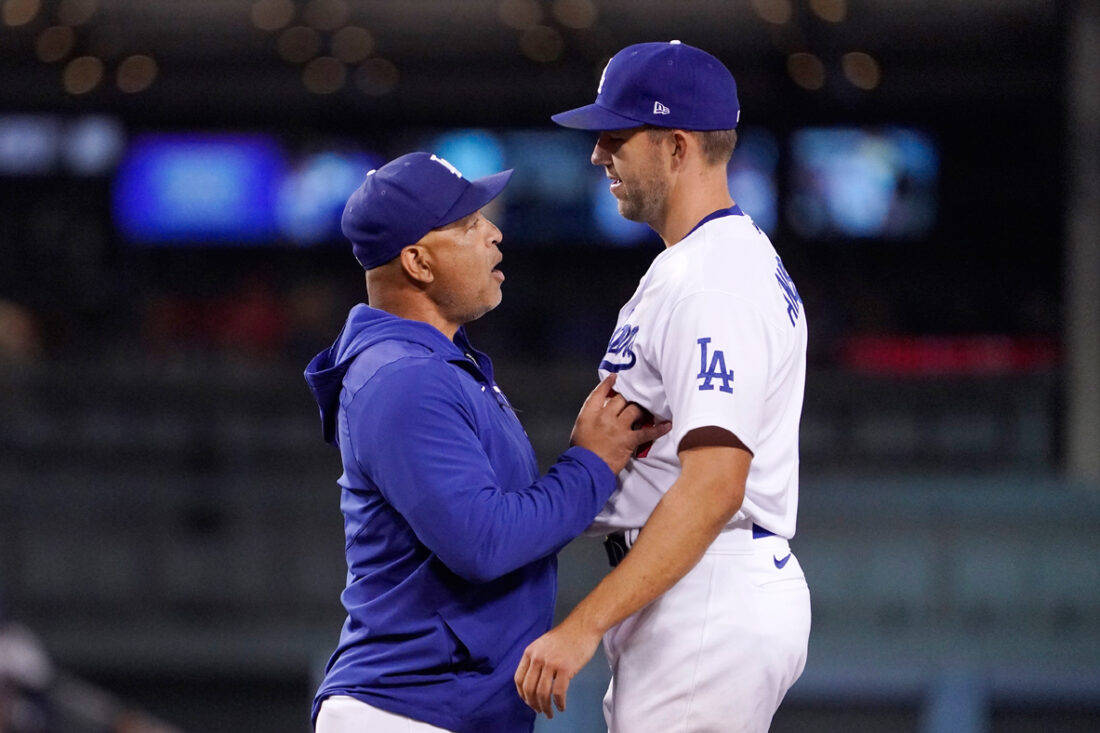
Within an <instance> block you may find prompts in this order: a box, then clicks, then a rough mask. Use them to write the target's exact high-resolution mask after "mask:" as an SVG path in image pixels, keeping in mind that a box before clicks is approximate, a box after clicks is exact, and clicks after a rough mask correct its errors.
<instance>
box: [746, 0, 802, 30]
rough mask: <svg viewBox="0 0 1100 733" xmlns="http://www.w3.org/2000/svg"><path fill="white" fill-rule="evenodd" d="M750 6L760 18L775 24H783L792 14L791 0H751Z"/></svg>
mask: <svg viewBox="0 0 1100 733" xmlns="http://www.w3.org/2000/svg"><path fill="white" fill-rule="evenodd" d="M752 8H753V10H755V11H756V14H757V15H759V16H760V17H761V18H763V19H764V20H766V21H767V22H769V23H774V24H775V25H783V24H784V23H786V22H788V21H789V20H790V19H791V16H792V15H793V14H794V9H793V8H792V7H791V0H752Z"/></svg>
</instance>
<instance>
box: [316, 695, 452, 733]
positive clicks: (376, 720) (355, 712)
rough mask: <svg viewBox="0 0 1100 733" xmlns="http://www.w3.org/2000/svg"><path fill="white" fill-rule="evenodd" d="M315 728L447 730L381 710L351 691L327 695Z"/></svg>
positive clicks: (323, 732) (374, 732)
mask: <svg viewBox="0 0 1100 733" xmlns="http://www.w3.org/2000/svg"><path fill="white" fill-rule="evenodd" d="M314 730H315V731H316V733H366V732H368V731H369V733H447V731H446V730H444V729H443V728H436V727H435V726H434V725H428V724H427V723H423V722H421V721H419V720H413V719H412V718H406V717H405V716H404V715H397V714H396V713H389V712H386V711H385V710H380V709H378V708H376V707H374V706H372V705H367V704H366V703H365V702H363V701H362V700H356V699H355V698H354V697H348V696H347V695H333V696H332V697H326V698H325V700H324V702H322V703H321V709H320V711H318V713H317V726H316V727H315V728H314Z"/></svg>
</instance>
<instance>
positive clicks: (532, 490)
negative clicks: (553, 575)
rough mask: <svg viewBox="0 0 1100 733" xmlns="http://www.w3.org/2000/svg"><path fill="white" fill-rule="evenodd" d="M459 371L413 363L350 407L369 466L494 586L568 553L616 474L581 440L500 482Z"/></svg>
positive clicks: (426, 534)
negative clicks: (518, 477)
mask: <svg viewBox="0 0 1100 733" xmlns="http://www.w3.org/2000/svg"><path fill="white" fill-rule="evenodd" d="M452 371H453V368H452V367H450V366H449V365H447V364H443V363H438V362H436V361H435V360H433V359H408V360H404V361H403V363H398V364H395V365H394V367H393V368H391V369H388V371H387V373H386V374H384V375H382V374H379V375H377V376H375V377H373V378H372V379H371V381H370V382H368V384H367V385H366V386H364V387H363V388H362V389H361V390H360V391H359V392H358V393H357V394H356V395H355V396H354V397H352V398H351V400H350V404H348V405H347V406H346V408H345V409H346V410H347V418H348V427H349V435H350V437H351V443H352V445H351V448H352V450H353V452H354V456H355V460H356V462H357V463H358V464H359V467H360V469H361V470H363V472H364V473H365V474H366V475H367V476H369V477H370V479H371V480H372V481H373V482H374V484H375V485H376V486H377V487H378V490H379V491H380V492H381V494H382V495H383V497H385V499H386V500H387V501H388V502H389V503H390V505H391V506H393V508H394V509H396V510H397V512H398V513H399V514H400V515H401V516H402V517H403V518H404V519H405V521H406V522H407V523H408V525H409V527H410V528H411V529H412V531H413V532H414V533H415V534H416V536H417V538H418V539H419V540H420V541H421V542H422V543H423V544H424V545H425V546H426V547H427V548H428V549H429V550H431V551H432V552H434V553H435V554H436V555H437V556H438V557H439V559H440V560H441V561H442V562H443V563H444V564H445V565H446V566H447V567H449V568H450V569H451V570H452V571H453V572H455V573H457V574H458V575H460V576H462V577H464V578H466V579H467V580H471V581H473V582H488V581H490V580H493V579H495V578H498V577H500V576H502V575H504V574H506V573H509V572H511V571H512V570H515V569H516V568H519V567H522V566H523V565H526V564H527V563H530V562H533V561H534V560H537V559H539V558H541V557H545V556H546V555H549V554H551V553H553V552H556V551H558V550H560V549H561V548H562V547H563V546H564V545H565V544H566V543H567V542H569V541H570V540H571V539H573V538H574V537H576V536H577V535H578V534H580V533H581V531H583V530H584V528H585V527H587V526H588V524H589V523H590V522H591V521H592V518H593V517H594V516H596V513H597V512H599V510H600V507H601V506H603V504H604V502H606V501H607V498H608V497H609V496H610V495H611V492H612V491H614V488H615V475H614V474H613V473H612V472H611V469H609V468H608V466H607V464H606V463H604V462H603V461H602V460H601V459H600V458H599V457H598V456H596V455H595V454H594V453H592V452H591V451H588V450H586V449H584V448H581V447H579V446H576V447H573V448H570V449H569V450H567V451H566V452H565V453H564V454H563V455H562V456H561V457H560V458H559V459H558V461H557V463H555V464H554V466H553V467H552V468H551V469H550V471H548V472H547V473H546V474H545V475H543V476H541V477H539V478H538V479H537V480H535V481H534V482H533V483H531V484H529V485H527V486H507V485H504V484H502V482H501V481H500V479H499V478H498V477H497V475H496V473H495V472H494V470H493V467H492V464H491V463H490V460H489V457H488V455H487V454H486V453H485V450H484V448H483V447H482V445H481V441H480V439H479V438H478V434H477V425H476V422H475V419H474V416H473V412H472V409H471V407H470V405H469V404H468V403H467V402H466V398H465V397H464V394H463V391H462V388H461V386H460V385H459V384H458V379H457V377H456V376H455V375H454V374H453V373H452Z"/></svg>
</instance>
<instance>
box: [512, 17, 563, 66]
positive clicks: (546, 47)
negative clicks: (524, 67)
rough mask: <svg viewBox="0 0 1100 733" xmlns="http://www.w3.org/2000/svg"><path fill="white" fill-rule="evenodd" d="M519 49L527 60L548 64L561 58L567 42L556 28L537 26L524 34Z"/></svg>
mask: <svg viewBox="0 0 1100 733" xmlns="http://www.w3.org/2000/svg"><path fill="white" fill-rule="evenodd" d="M519 47H520V50H521V51H523V55H524V56H526V57H527V58H529V59H531V60H532V61H538V62H539V63H543V64H547V63H550V62H551V61H557V60H558V58H560V57H561V52H562V49H564V48H565V41H564V39H562V37H561V33H559V32H558V30H557V29H556V28H551V27H549V26H545V25H536V26H534V27H532V28H528V29H527V30H525V31H524V32H523V35H521V36H520V38H519Z"/></svg>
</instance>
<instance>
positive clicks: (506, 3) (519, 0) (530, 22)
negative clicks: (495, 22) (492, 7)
mask: <svg viewBox="0 0 1100 733" xmlns="http://www.w3.org/2000/svg"><path fill="white" fill-rule="evenodd" d="M497 14H498V15H499V16H500V21H501V22H502V23H504V25H506V26H508V27H509V28H515V29H517V30H521V31H522V30H527V29H528V28H533V27H535V26H536V25H538V24H539V23H541V22H542V6H541V5H539V4H538V3H537V2H535V0H502V2H501V3H500V7H499V8H497Z"/></svg>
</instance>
